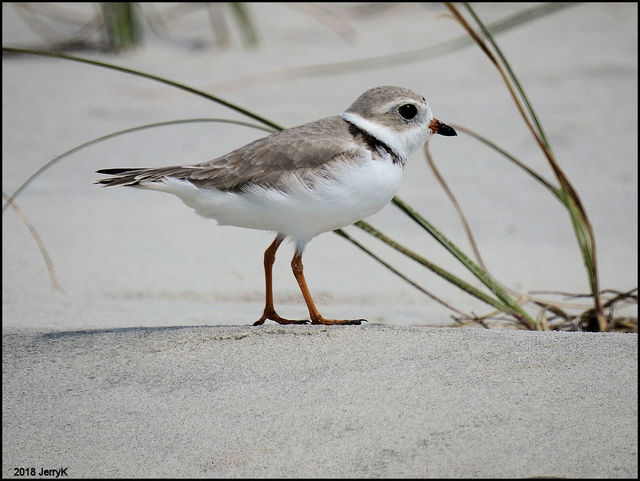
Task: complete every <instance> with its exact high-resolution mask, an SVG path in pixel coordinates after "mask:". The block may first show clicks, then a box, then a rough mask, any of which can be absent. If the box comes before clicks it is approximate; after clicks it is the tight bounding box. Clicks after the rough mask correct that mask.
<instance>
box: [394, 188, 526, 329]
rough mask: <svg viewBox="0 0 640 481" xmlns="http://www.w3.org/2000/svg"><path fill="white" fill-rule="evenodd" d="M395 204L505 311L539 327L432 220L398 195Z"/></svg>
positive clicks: (524, 322)
mask: <svg viewBox="0 0 640 481" xmlns="http://www.w3.org/2000/svg"><path fill="white" fill-rule="evenodd" d="M392 202H393V204H394V205H395V206H396V207H398V208H399V209H400V210H401V211H403V212H404V213H405V214H407V215H408V216H409V217H410V218H411V219H413V220H414V221H415V222H416V223H417V224H418V225H420V226H421V227H422V228H424V229H425V230H426V231H427V232H428V233H429V234H431V236H432V237H433V238H434V239H436V240H437V241H438V242H439V243H440V244H442V246H443V247H444V248H445V249H447V250H448V251H449V252H450V253H451V254H453V256H454V257H456V258H457V259H458V260H459V261H460V262H461V263H462V264H463V265H464V266H465V267H466V268H467V269H469V271H471V273H472V274H473V275H474V276H476V277H477V278H478V279H479V280H480V282H482V283H483V284H484V285H485V286H487V287H488V288H489V289H490V290H491V292H493V293H494V294H495V295H496V296H497V297H498V299H500V301H501V302H502V303H503V304H504V305H505V306H506V307H507V308H508V310H506V311H505V312H507V313H508V314H512V315H514V316H516V317H517V318H518V319H519V320H520V321H522V322H523V324H525V325H526V326H527V327H528V328H530V329H537V322H536V321H535V320H534V319H533V318H532V317H531V316H529V314H527V313H526V312H525V311H524V310H523V309H522V307H520V305H519V304H518V303H517V302H516V301H514V300H513V299H512V298H511V296H509V294H507V292H506V291H505V290H504V289H503V288H502V287H501V286H500V285H499V284H497V283H496V282H495V281H494V280H493V278H492V277H491V276H490V275H488V274H487V273H486V272H485V271H484V270H483V269H482V268H481V267H480V266H479V265H477V264H476V263H475V262H473V261H472V260H471V259H470V258H469V257H468V256H467V255H466V254H465V253H464V252H462V250H461V249H460V248H458V247H457V246H456V245H455V244H454V243H453V242H451V241H450V240H449V239H448V238H447V237H446V236H445V235H444V234H442V233H441V232H440V231H438V230H437V229H436V228H435V227H434V226H433V225H432V224H431V223H430V222H428V221H427V220H426V219H425V218H423V217H422V216H421V215H420V214H418V213H417V212H416V211H415V210H413V209H412V208H411V207H409V206H408V205H407V204H406V203H404V202H403V201H402V200H400V199H399V198H398V197H394V198H393V199H392Z"/></svg>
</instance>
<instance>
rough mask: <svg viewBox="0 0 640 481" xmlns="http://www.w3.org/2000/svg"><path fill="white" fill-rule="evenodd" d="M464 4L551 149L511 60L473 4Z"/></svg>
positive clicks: (543, 139) (541, 136)
mask: <svg viewBox="0 0 640 481" xmlns="http://www.w3.org/2000/svg"><path fill="white" fill-rule="evenodd" d="M464 6H465V7H466V8H467V10H468V11H469V13H470V14H471V16H472V17H473V19H474V20H475V21H476V23H477V24H478V25H479V27H480V29H481V30H482V33H483V34H484V36H485V37H486V38H487V40H489V43H490V44H491V46H492V47H493V49H494V50H495V52H496V54H497V55H498V57H499V58H500V60H501V61H502V64H503V65H504V67H505V69H506V70H507V73H508V74H509V78H511V81H512V82H513V84H514V85H515V87H516V89H517V90H518V92H519V93H520V96H521V97H522V100H523V101H524V104H525V106H526V107H527V110H528V111H529V115H531V119H532V120H533V123H534V124H535V126H536V128H537V129H538V134H540V138H541V139H542V141H543V142H544V143H545V145H546V146H547V148H548V149H549V150H551V145H550V144H549V140H548V139H547V136H546V135H545V133H544V129H543V128H542V124H541V123H540V121H539V120H538V116H537V115H536V112H535V110H534V109H533V105H532V104H531V102H530V101H529V97H527V94H526V93H525V91H524V88H523V87H522V84H521V83H520V80H519V79H518V77H517V76H516V74H515V73H514V72H513V69H512V68H511V65H510V64H509V62H508V61H507V58H506V57H505V55H504V54H503V53H502V50H501V49H500V47H499V46H498V44H497V43H496V42H495V40H494V39H493V35H492V34H491V31H490V30H489V29H488V28H487V27H486V26H485V25H484V23H482V20H480V18H479V17H478V16H477V15H476V12H475V11H474V10H473V8H471V5H469V4H468V3H466V2H465V4H464Z"/></svg>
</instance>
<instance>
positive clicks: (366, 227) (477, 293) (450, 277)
mask: <svg viewBox="0 0 640 481" xmlns="http://www.w3.org/2000/svg"><path fill="white" fill-rule="evenodd" d="M354 225H355V226H357V227H359V228H360V229H362V230H363V231H365V232H367V233H368V234H371V235H372V236H374V237H377V238H378V239H380V240H381V241H382V242H384V243H385V244H387V245H389V246H390V247H392V248H394V249H395V250H397V251H398V252H401V253H402V254H404V255H405V256H407V257H409V258H410V259H412V260H414V261H416V262H418V263H419V264H422V265H423V266H425V267H426V268H428V269H429V270H431V271H432V272H433V273H434V274H436V275H438V276H440V277H442V278H443V279H445V280H446V281H448V282H450V283H452V284H454V285H456V286H457V287H459V288H460V289H462V290H463V291H465V292H466V293H468V294H470V295H472V296H474V297H475V298H477V299H479V300H481V301H482V302H485V303H486V304H489V305H490V306H492V307H495V308H496V309H498V310H500V311H502V312H507V313H511V309H510V308H509V306H507V305H505V304H504V303H502V302H500V301H499V300H497V299H494V298H492V297H491V296H488V295H487V294H485V293H484V292H482V291H481V290H479V289H476V288H475V287H473V286H472V285H471V284H469V283H467V282H465V281H464V280H462V279H460V278H459V277H457V276H455V275H454V274H451V273H450V272H448V271H447V270H445V269H443V268H442V267H440V266H438V265H437V264H434V263H433V262H431V261H429V260H427V259H425V258H424V257H422V256H421V255H419V254H417V253H415V252H413V251H412V250H411V249H408V248H406V247H404V246H403V245H401V244H400V243H398V242H396V241H394V240H393V239H391V238H390V237H388V236H386V235H385V234H383V233H382V232H380V231H379V230H377V229H376V228H375V227H373V226H372V225H370V224H368V223H366V222H364V221H358V222H356V223H355V224H354Z"/></svg>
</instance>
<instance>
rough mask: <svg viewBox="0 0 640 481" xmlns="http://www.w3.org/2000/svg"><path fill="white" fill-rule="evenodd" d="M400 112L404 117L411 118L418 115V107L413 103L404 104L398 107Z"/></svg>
mask: <svg viewBox="0 0 640 481" xmlns="http://www.w3.org/2000/svg"><path fill="white" fill-rule="evenodd" d="M398 112H399V113H400V115H402V118H403V119H407V120H411V119H412V118H414V117H415V116H416V115H418V108H417V107H416V106H415V105H413V104H404V105H402V106H400V107H399V108H398Z"/></svg>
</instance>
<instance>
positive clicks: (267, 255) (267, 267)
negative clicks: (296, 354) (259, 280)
mask: <svg viewBox="0 0 640 481" xmlns="http://www.w3.org/2000/svg"><path fill="white" fill-rule="evenodd" d="M283 240H284V237H281V236H279V235H278V236H276V238H275V240H274V241H273V242H272V243H271V245H270V246H269V247H267V250H266V251H264V280H265V287H266V301H265V305H264V312H263V313H262V317H260V319H258V320H257V321H256V322H254V323H253V325H254V326H258V325H260V324H264V321H266V320H267V319H271V320H272V321H276V322H277V323H278V324H307V323H308V322H309V321H306V320H305V321H292V320H290V319H285V318H284V317H280V316H279V315H278V313H277V312H276V310H275V308H274V307H273V281H272V275H271V272H272V270H273V263H274V262H275V260H276V251H277V250H278V247H280V244H282V241H283Z"/></svg>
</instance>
